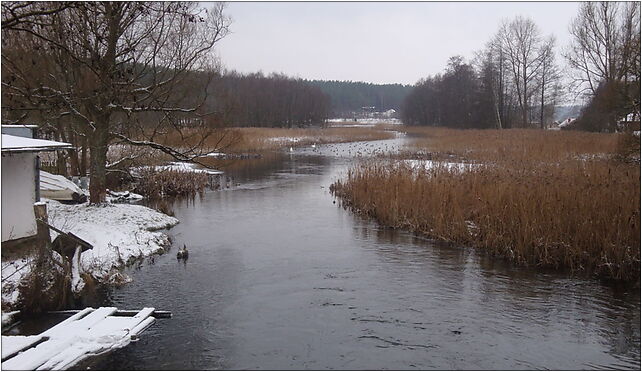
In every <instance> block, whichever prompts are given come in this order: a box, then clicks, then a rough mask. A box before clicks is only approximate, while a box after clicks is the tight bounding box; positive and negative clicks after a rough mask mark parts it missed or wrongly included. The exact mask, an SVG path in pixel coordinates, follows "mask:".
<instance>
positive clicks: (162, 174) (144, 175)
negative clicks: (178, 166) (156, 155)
mask: <svg viewBox="0 0 642 372" xmlns="http://www.w3.org/2000/svg"><path fill="white" fill-rule="evenodd" d="M208 184H209V180H208V178H207V174H205V173H196V172H189V171H180V170H155V169H153V168H144V169H142V170H140V172H139V180H138V182H137V184H136V188H135V191H136V192H137V193H140V194H143V195H145V196H146V197H148V198H150V199H159V198H162V197H164V196H194V195H196V194H197V193H202V192H204V191H205V188H206V187H207V185H208Z"/></svg>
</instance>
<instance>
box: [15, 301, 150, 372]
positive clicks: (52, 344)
mask: <svg viewBox="0 0 642 372" xmlns="http://www.w3.org/2000/svg"><path fill="white" fill-rule="evenodd" d="M117 312H118V309H116V308H115V307H101V308H98V309H92V308H87V309H84V310H82V311H80V312H78V313H77V314H74V315H73V316H71V317H70V318H68V319H66V320H65V321H63V322H61V323H59V324H58V325H56V326H54V327H52V328H50V329H49V330H47V331H45V332H43V333H41V334H40V335H37V336H28V337H33V338H30V339H25V338H24V337H25V336H3V339H2V342H3V358H4V356H5V352H4V347H5V343H6V344H7V345H10V346H9V347H10V350H11V351H12V352H13V354H15V352H16V350H17V351H18V354H17V355H15V356H11V353H9V354H6V355H7V356H10V357H9V358H8V359H7V360H3V362H2V369H4V370H52V369H55V370H60V369H67V368H70V367H72V366H73V365H75V364H77V363H78V362H80V361H82V360H84V359H86V358H88V357H90V356H94V355H99V354H102V353H106V352H109V351H111V350H114V349H117V348H121V347H124V346H126V345H128V344H129V343H130V342H131V341H132V339H135V338H136V336H137V335H138V334H139V333H141V332H142V331H144V330H145V329H147V328H148V327H149V326H150V325H151V324H153V323H154V320H155V319H154V318H153V317H152V314H153V313H154V308H151V307H150V308H144V309H142V310H140V311H138V312H137V313H136V314H135V315H133V316H115V315H114V314H116V313H117ZM16 337H18V338H16ZM35 338H39V339H35ZM43 339H44V341H42V340H43ZM38 342H40V343H38ZM30 345H35V347H31V348H29V347H30ZM20 350H24V351H22V352H20Z"/></svg>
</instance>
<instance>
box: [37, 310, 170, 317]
mask: <svg viewBox="0 0 642 372" xmlns="http://www.w3.org/2000/svg"><path fill="white" fill-rule="evenodd" d="M79 311H80V310H57V311H50V312H49V314H76V313H78V312H79ZM139 312H140V310H118V311H116V312H115V313H114V314H113V316H134V315H136V314H138V313H139ZM152 316H153V317H154V318H156V319H169V318H171V317H172V312H171V311H167V310H154V311H153V312H152Z"/></svg>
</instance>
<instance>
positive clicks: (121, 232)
mask: <svg viewBox="0 0 642 372" xmlns="http://www.w3.org/2000/svg"><path fill="white" fill-rule="evenodd" d="M46 203H47V210H48V215H49V223H50V224H51V225H52V226H55V227H57V228H59V229H61V230H63V231H65V232H72V233H73V234H75V235H77V236H78V237H80V238H82V239H84V240H85V241H87V242H89V243H91V244H92V245H93V247H94V248H93V249H91V250H88V251H86V252H84V253H83V254H82V256H81V260H80V266H79V267H78V270H77V271H76V270H72V273H70V275H71V278H68V279H69V280H70V284H71V285H72V286H73V290H74V291H75V292H81V291H82V290H83V287H84V281H85V280H86V279H89V280H91V281H93V282H94V283H95V284H99V285H102V284H107V285H109V284H120V283H124V282H127V281H128V278H127V277H126V276H125V275H124V274H123V273H122V272H121V269H122V268H124V267H126V266H128V265H130V264H132V263H133V262H136V261H137V260H140V259H143V258H145V257H148V256H151V255H154V254H158V253H162V252H164V251H165V249H166V248H167V247H169V245H170V240H169V236H168V235H167V234H166V233H164V232H163V231H161V230H164V229H167V228H170V227H172V226H175V225H176V224H178V222H179V221H178V220H177V219H176V218H174V217H170V216H168V215H166V214H163V213H160V212H157V211H155V210H153V209H151V208H148V207H145V206H141V205H130V204H111V203H108V204H104V205H89V204H88V203H85V204H76V205H66V204H62V203H59V202H56V201H53V200H47V201H46ZM51 235H52V239H54V238H55V237H56V236H57V233H55V232H54V231H52V232H51ZM52 253H53V256H54V257H53V260H54V261H57V262H58V263H60V265H62V266H64V264H63V260H62V257H60V256H59V255H58V254H57V253H56V252H52ZM36 254H37V253H36V252H30V253H29V254H26V255H23V256H21V257H15V258H14V259H10V260H4V259H3V262H2V307H3V310H7V309H19V308H20V307H21V305H22V303H23V302H24V298H23V297H24V296H25V293H23V292H27V291H28V290H29V288H28V285H25V283H24V282H25V280H28V279H29V278H30V277H31V276H32V275H31V274H32V272H33V271H34V270H35V266H36V265H35V264H36V261H37V257H36ZM53 266H54V267H56V265H53ZM61 273H62V272H61Z"/></svg>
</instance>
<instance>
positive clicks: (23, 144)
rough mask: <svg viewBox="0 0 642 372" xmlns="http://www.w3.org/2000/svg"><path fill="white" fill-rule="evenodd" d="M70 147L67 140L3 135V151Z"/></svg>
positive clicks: (46, 149)
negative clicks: (59, 140) (58, 140)
mask: <svg viewBox="0 0 642 372" xmlns="http://www.w3.org/2000/svg"><path fill="white" fill-rule="evenodd" d="M68 148H71V144H69V143H65V142H57V141H48V140H41V139H33V138H26V137H18V136H12V135H10V134H3V135H2V152H29V151H53V150H57V149H68Z"/></svg>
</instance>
